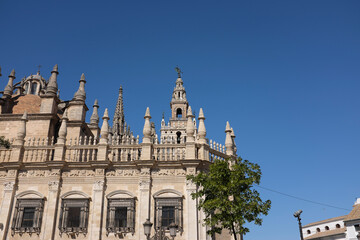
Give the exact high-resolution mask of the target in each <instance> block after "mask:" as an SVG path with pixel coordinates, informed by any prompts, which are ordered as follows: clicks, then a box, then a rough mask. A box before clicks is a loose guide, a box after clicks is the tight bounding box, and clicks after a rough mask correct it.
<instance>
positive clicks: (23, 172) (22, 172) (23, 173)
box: [19, 170, 27, 177]
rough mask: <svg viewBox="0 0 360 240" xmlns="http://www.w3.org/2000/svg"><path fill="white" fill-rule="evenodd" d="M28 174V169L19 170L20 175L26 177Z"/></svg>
mask: <svg viewBox="0 0 360 240" xmlns="http://www.w3.org/2000/svg"><path fill="white" fill-rule="evenodd" d="M26 176H27V171H26V170H21V171H19V177H26Z"/></svg>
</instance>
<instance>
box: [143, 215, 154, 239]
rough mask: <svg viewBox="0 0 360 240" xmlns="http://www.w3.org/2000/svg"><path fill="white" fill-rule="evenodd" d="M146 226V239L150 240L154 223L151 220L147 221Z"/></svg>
mask: <svg viewBox="0 0 360 240" xmlns="http://www.w3.org/2000/svg"><path fill="white" fill-rule="evenodd" d="M143 225H144V233H145V236H146V239H147V240H149V239H150V233H151V227H152V225H153V224H152V222H150V219H146V221H145V222H144V223H143Z"/></svg>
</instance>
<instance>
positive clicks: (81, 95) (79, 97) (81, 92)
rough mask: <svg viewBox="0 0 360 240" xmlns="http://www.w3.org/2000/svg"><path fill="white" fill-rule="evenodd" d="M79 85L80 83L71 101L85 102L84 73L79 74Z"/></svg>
mask: <svg viewBox="0 0 360 240" xmlns="http://www.w3.org/2000/svg"><path fill="white" fill-rule="evenodd" d="M79 83H80V84H79V89H78V90H77V91H76V93H75V94H74V98H73V100H76V101H83V102H85V99H86V93H85V83H86V81H85V74H84V73H83V74H81V77H80V80H79Z"/></svg>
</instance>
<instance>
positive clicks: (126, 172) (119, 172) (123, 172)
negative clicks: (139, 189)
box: [106, 169, 140, 177]
mask: <svg viewBox="0 0 360 240" xmlns="http://www.w3.org/2000/svg"><path fill="white" fill-rule="evenodd" d="M139 174H140V172H139V170H137V169H116V170H109V171H107V172H106V176H107V177H112V176H119V177H126V176H139Z"/></svg>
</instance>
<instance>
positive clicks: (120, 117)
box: [112, 86, 125, 135]
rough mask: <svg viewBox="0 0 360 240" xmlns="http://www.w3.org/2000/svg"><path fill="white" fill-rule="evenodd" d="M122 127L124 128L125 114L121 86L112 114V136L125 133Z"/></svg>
mask: <svg viewBox="0 0 360 240" xmlns="http://www.w3.org/2000/svg"><path fill="white" fill-rule="evenodd" d="M124 126H125V114H124V102H123V88H122V86H120V88H119V96H118V100H117V103H116V108H115V113H114V119H113V126H112V134H113V135H123V134H124V132H125V131H124Z"/></svg>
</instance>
